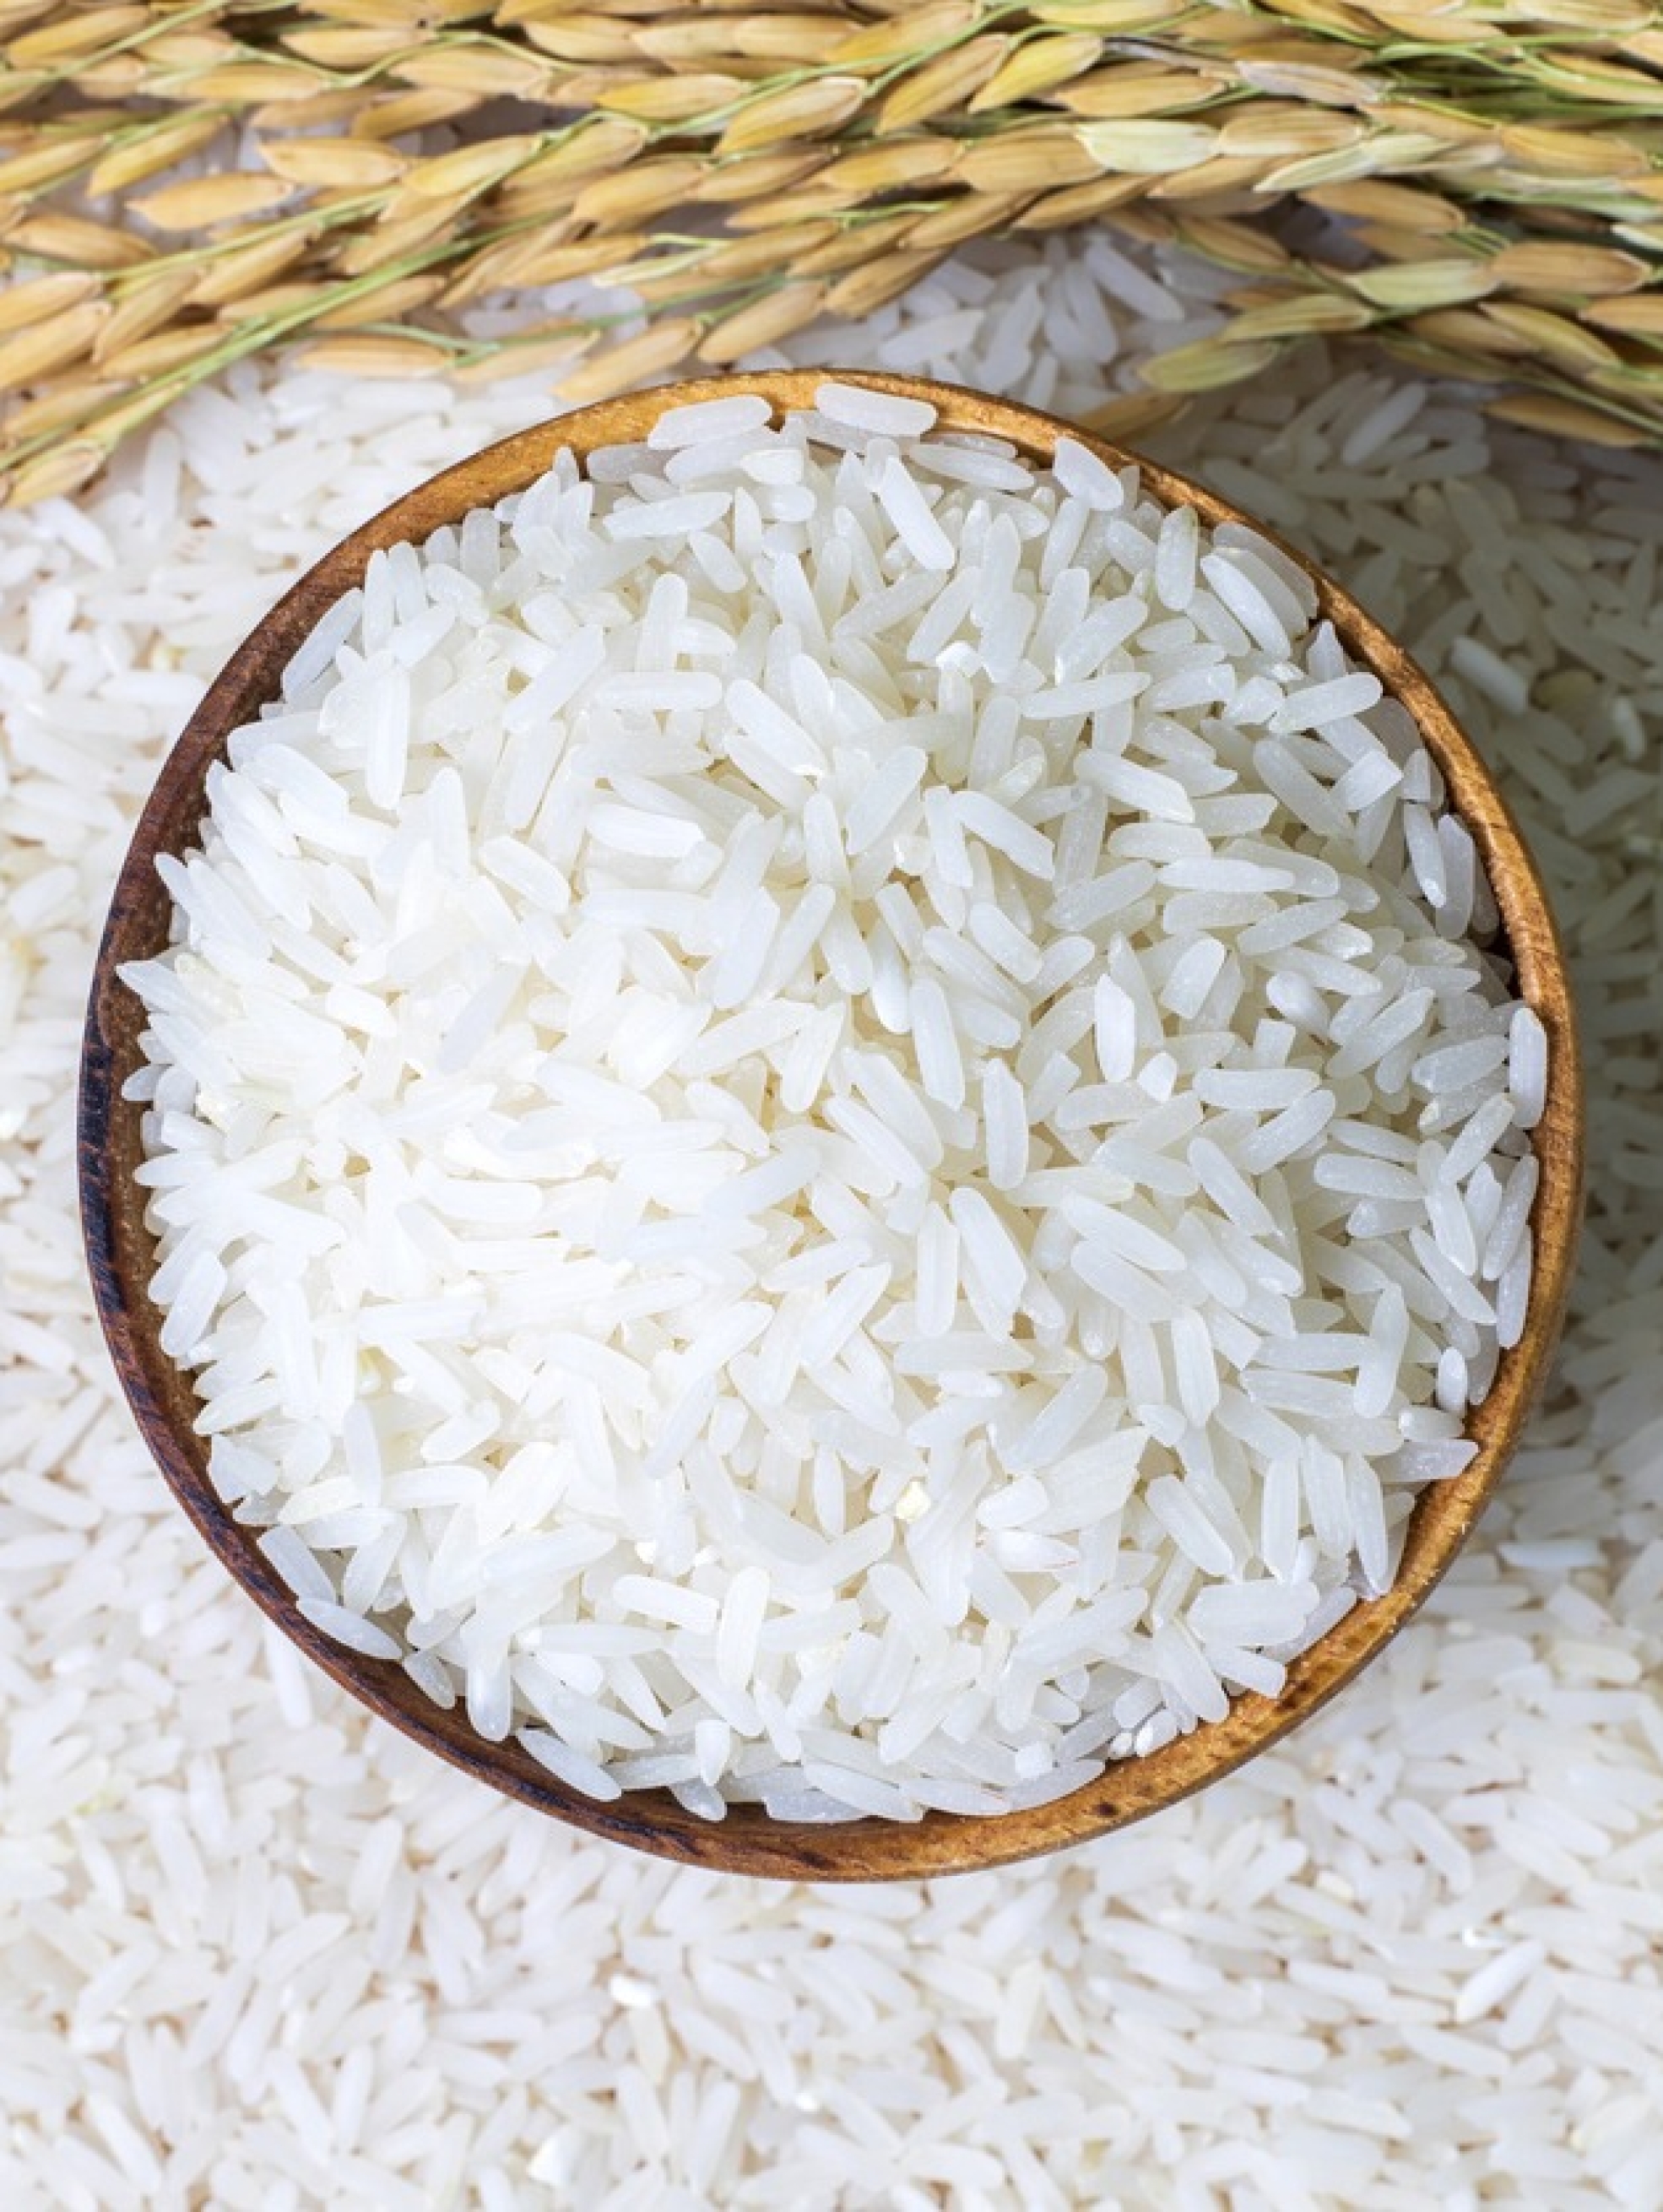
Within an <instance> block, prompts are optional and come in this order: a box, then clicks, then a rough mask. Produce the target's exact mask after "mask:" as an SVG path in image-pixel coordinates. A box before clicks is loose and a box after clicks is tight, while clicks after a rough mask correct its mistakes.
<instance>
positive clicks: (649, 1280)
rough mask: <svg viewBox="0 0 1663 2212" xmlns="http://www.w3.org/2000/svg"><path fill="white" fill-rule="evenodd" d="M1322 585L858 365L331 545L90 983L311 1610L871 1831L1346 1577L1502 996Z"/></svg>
mask: <svg viewBox="0 0 1663 2212" xmlns="http://www.w3.org/2000/svg"><path fill="white" fill-rule="evenodd" d="M1315 614H1316V609H1315V605H1314V599H1313V597H1312V594H1311V588H1310V586H1309V583H1308V580H1307V579H1306V578H1305V577H1304V575H1303V574H1302V571H1301V570H1300V569H1299V568H1296V566H1294V565H1293V564H1292V563H1290V562H1288V561H1287V560H1286V559H1285V558H1284V556H1282V555H1281V554H1280V553H1279V552H1278V550H1277V549H1275V548H1274V547H1273V546H1271V545H1269V544H1266V543H1265V541H1264V540H1263V539H1260V538H1256V537H1255V536H1254V535H1253V533H1252V532H1247V531H1246V530H1243V529H1241V527H1239V526H1235V525H1223V526H1220V527H1219V529H1218V530H1217V532H1210V531H1208V530H1207V529H1206V528H1205V526H1202V525H1201V524H1200V523H1199V519H1198V517H1197V516H1196V514H1195V513H1194V512H1193V510H1191V509H1189V508H1187V507H1175V508H1173V509H1170V510H1168V509H1163V508H1162V507H1160V506H1159V505H1158V504H1157V503H1156V502H1155V501H1151V500H1150V499H1149V498H1148V497H1146V496H1145V495H1144V494H1143V493H1142V492H1141V490H1140V487H1139V485H1138V481H1137V477H1136V473H1135V471H1130V470H1126V471H1114V470H1111V469H1109V468H1108V467H1107V466H1106V465H1105V464H1104V463H1103V462H1102V460H1101V459H1099V458H1098V457H1097V456H1096V454H1094V453H1092V452H1091V451H1090V450H1089V448H1088V447H1085V446H1083V445H1079V444H1075V443H1071V442H1068V441H1065V442H1064V443H1063V444H1062V445H1061V446H1059V449H1058V453H1057V459H1056V464H1055V467H1054V469H1053V470H1051V471H1037V470H1035V469H1034V468H1033V467H1031V466H1030V465H1029V464H1028V463H1027V462H1026V461H1024V460H1023V459H1020V458H1019V457H1018V456H1017V453H1015V451H1014V449H1012V448H1010V447H1002V446H1000V445H999V444H998V441H988V440H984V439H975V438H967V437H963V436H947V435H932V423H931V420H930V410H928V409H927V408H924V407H922V406H921V404H920V403H919V402H917V401H913V400H902V399H898V398H895V396H893V395H890V394H885V393H881V392H874V391H871V390H869V389H866V388H864V387H860V386H830V387H827V388H826V389H824V390H823V391H822V393H821V394H820V396H819V399H818V404H817V405H816V409H815V410H813V411H812V412H806V411H798V412H795V413H791V414H788V415H786V416H785V417H784V419H783V420H782V421H780V422H777V423H776V422H775V421H774V418H773V416H772V411H771V410H770V409H769V407H768V403H767V401H766V400H764V399H762V398H754V397H735V398H724V399H720V400H718V401H716V402H713V403H704V404H701V405H698V406H694V407H690V408H687V409H683V410H677V411H674V412H671V413H669V414H666V415H665V416H662V417H661V418H660V419H659V422H658V424H657V427H656V428H655V429H654V430H653V432H652V436H651V439H650V440H649V441H648V442H647V443H646V445H645V446H644V447H630V448H614V449H611V450H610V451H604V452H602V453H598V454H596V455H594V456H592V459H591V460H590V463H589V465H588V470H587V473H586V475H584V474H580V471H579V470H578V468H577V466H576V465H575V463H574V462H572V461H571V459H570V458H569V457H566V458H565V459H562V460H561V461H560V462H557V464H556V465H555V468H554V470H553V471H551V472H550V473H549V476H548V477H545V478H544V479H543V481H542V482H541V483H538V484H537V485H535V486H533V487H532V488H531V489H530V490H528V491H527V492H526V493H525V494H524V495H519V496H518V497H516V498H515V499H513V500H510V501H505V502H503V504H502V505H501V507H499V508H498V509H496V510H495V511H494V512H492V511H487V510H476V512H475V513H472V514H470V516H469V518H468V519H467V520H466V522H465V523H464V525H463V526H462V527H461V528H460V529H459V530H454V531H451V530H447V531H441V532H439V533H437V534H436V535H435V536H434V538H430V539H429V540H428V542H427V544H426V545H425V546H424V547H423V548H422V549H421V550H419V551H418V550H415V549H413V548H410V547H404V548H400V549H398V550H396V551H395V552H393V553H392V554H391V555H390V556H378V557H377V559H376V561H375V562H373V564H372V567H371V569H370V572H369V574H368V575H367V578H366V582H365V586H364V589H363V592H361V593H354V594H351V595H349V597H348V598H347V599H343V600H342V601H341V602H340V604H339V605H338V606H337V608H335V609H334V610H332V611H331V613H330V614H329V615H327V616H326V617H325V619H324V621H323V622H322V623H320V624H319V628H318V629H317V631H316V632H315V633H314V634H313V637H312V638H311V640H310V641H308V643H307V646H306V647H303V648H302V650H301V652H300V654H299V655H298V656H297V657H296V659H295V660H294V663H293V664H292V665H291V666H290V668H289V670H288V672H287V675H286V677H285V679H284V683H283V687H282V698H281V699H280V700H279V701H278V702H276V703H275V704H274V705H273V706H272V708H270V709H269V710H268V711H267V712H266V713H265V714H264V716H263V717H262V718H261V719H260V720H258V722H256V723H254V724H252V725H251V726H249V727H248V728H246V729H245V730H243V731H240V732H238V733H237V735H236V736H235V737H234V738H233V740H232V743H231V746H230V753H229V763H228V766H226V767H222V768H216V769H214V770H213V771H211V772H210V776H209V792H208V797H209V815H208V817H207V818H206V820H205V821H204V823H203V840H202V849H201V851H200V853H198V854H193V855H191V856H189V857H188V858H187V859H186V860H184V861H182V862H181V861H172V860H168V861H164V862H163V863H162V865H163V867H164V870H165V872H166V873H167V884H168V888H169V890H170V892H171V894H172V895H173V899H174V902H175V908H176V921H177V933H176V939H175V943H174V945H173V947H172V949H171V950H170V951H168V952H167V954H166V955H164V956H163V957H161V959H159V960H156V961H154V962H147V963H142V964H141V965H139V966H137V967H135V968H130V969H129V970H128V971H127V977H128V980H129V981H130V982H131V983H132V984H133V986H134V987H136V988H137V990H138V991H139V992H140V994H141V995H142V996H143V1000H144V1001H145V1004H146V1006H147V1009H148V1011H149V1030H148V1032H147V1038H146V1045H145V1050H146V1054H147V1057H148V1061H149V1066H148V1067H147V1069H146V1070H145V1072H144V1073H143V1074H142V1075H141V1077H140V1078H139V1079H138V1083H139V1087H140V1089H141V1091H143V1094H144V1096H145V1097H146V1101H147V1106H148V1112H147V1116H146V1142H147V1149H148V1150H149V1152H150V1154H151V1156H152V1157H151V1159H150V1162H149V1165H147V1167H146V1168H145V1169H144V1170H142V1173H143V1176H144V1178H145V1180H146V1181H147V1182H149V1184H150V1185H151V1187H152V1193H153V1195H152V1199H151V1221H152V1225H153V1226H154V1228H155V1230H156V1231H157V1234H158V1239H159V1256H160V1261H161V1264H160V1267H159V1269H158V1273H157V1275H156V1278H155V1285H154V1294H155V1297H156V1298H157V1300H158V1303H159V1304H161V1306H162V1308H163V1309H164V1311H165V1313H166V1316H167V1318H166V1323H165V1330H164V1336H163V1348H164V1349H165V1350H166V1351H167V1352H168V1353H169V1354H170V1356H172V1357H173V1358H174V1359H176V1360H177V1361H179V1363H181V1364H183V1365H185V1366H186V1367H188V1368H190V1369H191V1370H194V1372H195V1373H196V1376H197V1389H198V1391H199V1394H200V1395H201V1398H202V1401H203V1413H202V1417H201V1420H200V1423H199V1425H200V1426H201V1428H202V1429H203V1431H204V1433H205V1434H207V1435H208V1436H209V1437H210V1438H211V1462H210V1463H211V1469H212V1473H213V1476H214V1480H215V1484H216V1486H218V1488H219V1490H220V1492H221V1494H222V1496H223V1497H224V1498H226V1499H227V1500H228V1502H230V1503H231V1504H233V1505H234V1508H235V1510H236V1511H237V1512H238V1514H239V1515H240V1517H242V1518H244V1519H246V1520H248V1521H251V1522H256V1523H258V1524H260V1525H263V1526H264V1528H265V1529H266V1533H265V1534H264V1537H263V1538H262V1542H263V1546H264V1548H265V1550H266V1552H267V1554H268V1556H269V1558H270V1559H271V1561H272V1564H273V1565H274V1566H276V1568H277V1569H278V1570H279V1571H281V1572H282V1573H283V1574H284V1575H285V1577H287V1578H288V1580H289V1581H290V1582H291V1583H292V1585H293V1586H294V1589H296V1591H297V1593H298V1595H299V1600H300V1606H301V1608H302V1610H303V1611H304V1612H305V1613H307V1616H308V1618H310V1619H311V1620H313V1621H314V1622H315V1623H316V1624H317V1625H319V1626H321V1627H323V1628H325V1629H326V1630H327V1631H328V1632H331V1634H333V1635H336V1636H337V1637H338V1638H341V1639H342V1640H343V1641H344V1642H346V1643H348V1644H350V1645H351V1646H352V1647H353V1648H354V1649H355V1650H361V1651H365V1652H367V1653H370V1654H372V1655H379V1656H386V1657H388V1658H395V1657H396V1658H398V1659H400V1660H401V1661H402V1662H403V1663H404V1665H405V1666H406V1668H408V1670H409V1671H410V1674H411V1675H412V1677H413V1678H414V1680H416V1682H417V1683H418V1684H420V1686H422V1688H423V1689H424V1690H425V1691H427V1692H428V1693H429V1694H430V1695H432V1696H434V1698H436V1699H439V1700H440V1701H441V1702H449V1701H452V1700H454V1699H456V1698H458V1696H460V1697H462V1698H464V1699H465V1700H466V1704H467V1709H468V1712H469V1715H470V1719H471V1721H472V1723H473V1725H474V1726H475V1728H476V1729H477V1730H478V1731H479V1732H480V1733H481V1734H482V1735H485V1736H486V1737H488V1738H495V1739H500V1738H501V1737H502V1736H504V1735H507V1733H509V1732H510V1731H513V1732H515V1733H517V1734H518V1735H519V1736H520V1738H521V1740H522V1741H524V1742H525V1745H526V1747H527V1748H528V1749H529V1750H530V1751H531V1752H532V1753H533V1754H534V1755H535V1756H536V1757H537V1758H538V1759H541V1760H542V1761H543V1763H544V1764H545V1765H548V1766H549V1768H550V1769H551V1770H552V1771H554V1772H555V1774H557V1775H558V1776H560V1777H561V1778H562V1779H564V1780H565V1781H567V1782H568V1783H569V1784H572V1785H573V1786H574V1787H577V1788H579V1789H581V1790H587V1791H589V1792H591V1793H592V1794H594V1795H596V1796H610V1795H616V1793H617V1792H618V1791H620V1790H624V1789H628V1788H633V1787H647V1786H651V1785H655V1784H663V1785H665V1786H668V1787H669V1788H671V1790H674V1791H675V1793H676V1795H677V1797H678V1798H679V1799H680V1800H681V1802H683V1804H684V1805H685V1806H687V1807H688V1808H689V1809H691V1810H693V1811H695V1812H697V1813H701V1814H707V1815H709V1816H710V1817H719V1814H721V1812H722V1811H723V1810H724V1809H725V1806H726V1804H727V1803H728V1802H730V1801H736V1800H745V1799H750V1800H753V1801H760V1802H762V1803H763V1804H764V1805H765V1806H766V1807H767V1808H768V1809H769V1810H770V1811H771V1812H773V1813H775V1814H778V1815H780V1816H781V1817H785V1818H792V1819H804V1818H816V1817H821V1818H837V1817H844V1816H847V1815H852V1814H861V1813H875V1814H888V1815H892V1816H895V1817H899V1818H907V1817H913V1816H915V1815H916V1814H919V1813H920V1812H921V1811H922V1810H924V1809H925V1808H932V1807H933V1808H941V1809H943V1810H946V1811H952V1812H965V1813H978V1812H988V1811H996V1810H1003V1809H1007V1808H1012V1807H1017V1806H1023V1805H1029V1804H1033V1803H1035V1802H1041V1800H1043V1799H1045V1798H1048V1797H1052V1796H1060V1795H1063V1794H1065V1792H1067V1791H1069V1790H1073V1789H1075V1788H1077V1786H1079V1784H1081V1783H1082V1782H1083V1781H1085V1780H1087V1779H1089V1778H1090V1777H1092V1776H1093V1775H1095V1774H1096V1773H1097V1772H1099V1771H1101V1769H1102V1765H1103V1763H1104V1762H1105V1760H1106V1759H1122V1758H1126V1757H1131V1756H1136V1755H1139V1754H1141V1753H1146V1752H1149V1751H1150V1750H1153V1749H1155V1748H1156V1747H1159V1746H1160V1745H1162V1744H1163V1743H1165V1742H1167V1741H1170V1740H1171V1739H1172V1738H1173V1737H1174V1736H1175V1735H1178V1734H1180V1733H1181V1732H1184V1731H1187V1730H1188V1729H1193V1728H1194V1727H1195V1726H1196V1725H1197V1723H1199V1722H1203V1721H1207V1720H1210V1719H1213V1718H1217V1717H1219V1716H1220V1715H1222V1713H1223V1711H1225V1710H1226V1706H1227V1701H1228V1699H1229V1695H1230V1694H1231V1693H1232V1692H1235V1691H1237V1690H1241V1689H1251V1690H1260V1691H1263V1692H1266V1693H1267V1694H1270V1695H1272V1696H1274V1695H1275V1694H1276V1692H1277V1691H1278V1688H1279V1687H1280V1685H1281V1680H1282V1676H1283V1672H1284V1667H1285V1664H1286V1662H1287V1660H1288V1658H1289V1657H1290V1655H1291V1654H1292V1653H1294V1652H1296V1651H1297V1650H1300V1649H1301V1648H1302V1647H1303V1646H1305V1645H1306V1644H1309V1643H1310V1642H1311V1641H1313V1640H1314V1638H1317V1637H1319V1636H1320V1635H1321V1634H1322V1633H1323V1632H1325V1631H1326V1629H1327V1628H1328V1627H1330V1626H1332V1625H1333V1624H1334V1623H1335V1622H1336V1621H1337V1620H1338V1619H1339V1618H1340V1617H1341V1616H1342V1614H1343V1613H1344V1612H1345V1611H1346V1610H1347V1609H1349V1607H1351V1606H1352V1605H1354V1604H1355V1603H1356V1601H1357V1600H1358V1597H1359V1595H1369V1594H1371V1593H1373V1592H1375V1591H1378V1590H1380V1589H1383V1588H1385V1587H1386V1586H1387V1583H1389V1582H1390V1580H1391V1578H1392V1575H1393V1566H1394V1562H1395V1553H1396V1545H1397V1541H1398V1540H1399V1536H1400V1534H1401V1530H1402V1528H1403V1525H1404V1522H1405V1519H1406V1516H1407V1514H1408V1512H1409V1510H1411V1505H1412V1502H1413V1499H1414V1497H1415V1496H1416V1494H1417V1491H1418V1489H1419V1488H1420V1486H1423V1484H1425V1483H1426V1482H1428V1481H1432V1480H1439V1479H1441V1478H1442V1477H1446V1476H1448V1475H1451V1474H1456V1473H1458V1472H1459V1471H1460V1469H1461V1468H1463V1467H1464V1466H1465V1465H1466V1462H1467V1461H1468V1460H1469V1459H1470V1457H1471V1456H1472V1451H1473V1449H1474V1447H1473V1446H1472V1444H1471V1443H1469V1442H1468V1441H1467V1440H1466V1437H1464V1434H1463V1431H1464V1426H1465V1419H1464V1417H1465V1414H1466V1409H1467V1408H1468V1407H1469V1406H1470V1405H1472V1404H1476V1403H1477V1402H1478V1401H1481V1400H1482V1398H1483V1396H1484V1393H1485V1391H1486V1390H1487V1389H1488V1388H1489V1386H1490V1381H1491V1379H1492V1378H1493V1376H1494V1374H1495V1371H1496V1362H1497V1358H1498V1357H1499V1354H1500V1352H1501V1351H1502V1349H1504V1348H1505V1347H1506V1346H1508V1344H1510V1343H1511V1342H1513V1341H1514V1340H1515V1339H1516V1337H1517V1334H1518V1332H1519V1330H1520V1328H1521V1326H1522V1322H1523V1316H1524V1311H1525V1306H1526V1300H1527V1297H1528V1292H1529V1287H1530V1280H1531V1269H1532V1251H1531V1242H1530V1228H1529V1219H1530V1213H1531V1208H1532V1203H1533V1197H1534V1192H1535V1184H1536V1176H1537V1163H1536V1158H1535V1156H1534V1154H1533V1152H1532V1150H1531V1148H1530V1145H1529V1140H1528V1135H1527V1133H1528V1131H1529V1130H1530V1128H1531V1127H1533V1125H1534V1122H1535V1121H1536V1120H1537V1118H1538V1117H1539V1115H1540V1113H1541V1110H1542V1103H1543V1095H1544V1091H1545V1080H1546V1067H1545V1038H1544V1035H1543V1032H1542V1030H1541V1026H1540V1024H1539V1021H1538V1019H1537V1018H1536V1016H1535V1015H1534V1013H1533V1012H1531V1011H1530V1010H1529V1009H1528V1008H1527V1007H1525V1006H1522V1005H1520V1004H1518V1003H1517V1002H1516V1001H1515V999H1514V995H1513V992H1512V987H1511V982H1510V979H1509V976H1508V972H1507V970H1506V969H1505V967H1504V966H1503V965H1502V963H1499V962H1498V961H1497V960H1496V958H1494V957H1492V956H1491V955H1490V953H1488V952H1487V951H1485V950H1484V947H1485V945H1486V944H1487V942H1488V941H1489V939H1490V937H1491V936H1492V934H1493V933H1494V930H1495V927H1496V914H1495V907H1494V902H1493V900H1492V898H1491V897H1490V889H1489V886H1488V884H1486V883H1485V881H1484V873H1483V870H1482V867H1481V866H1480V865H1479V862H1478V855H1477V853H1476V850H1475V848H1474V845H1473V842H1472V837H1471V836H1470V834H1469V832H1468V831H1467V829H1466V827H1465V826H1464V825H1463V824H1462V823H1460V821H1459V820H1458V819H1456V818H1455V817H1454V816H1453V815H1452V814H1450V813H1449V812H1448V811H1447V809H1446V808H1445V805H1444V803H1443V802H1444V793H1443V790H1442V787H1441V780H1440V777H1439V775H1438V771H1437V769H1436V768H1435V764H1434V763H1432V761H1431V760H1430V759H1429V757H1428V755H1427V754H1426V752H1425V750H1424V749H1423V746H1422V744H1421V743H1420V741H1419V738H1418V736H1417V732H1416V730H1415V726H1414V723H1413V720H1412V719H1411V716H1410V715H1409V714H1407V713H1406V712H1405V709H1404V708H1401V707H1400V706H1399V705H1398V704H1397V702H1393V701H1391V700H1389V699H1384V698H1382V697H1381V687H1380V685H1379V683H1378V681H1377V679H1376V678H1375V677H1373V676H1372V675H1369V674H1367V673H1365V672H1363V671H1357V670H1356V669H1354V668H1353V667H1351V666H1350V665H1349V664H1348V661H1347V659H1346V657H1345V655H1344V652H1343V650H1342V649H1341V647H1339V645H1338V641H1336V640H1335V638H1334V636H1333V635H1332V630H1331V629H1328V628H1327V627H1326V625H1325V624H1323V623H1320V622H1318V621H1316V620H1315V619H1314V617H1315Z"/></svg>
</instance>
